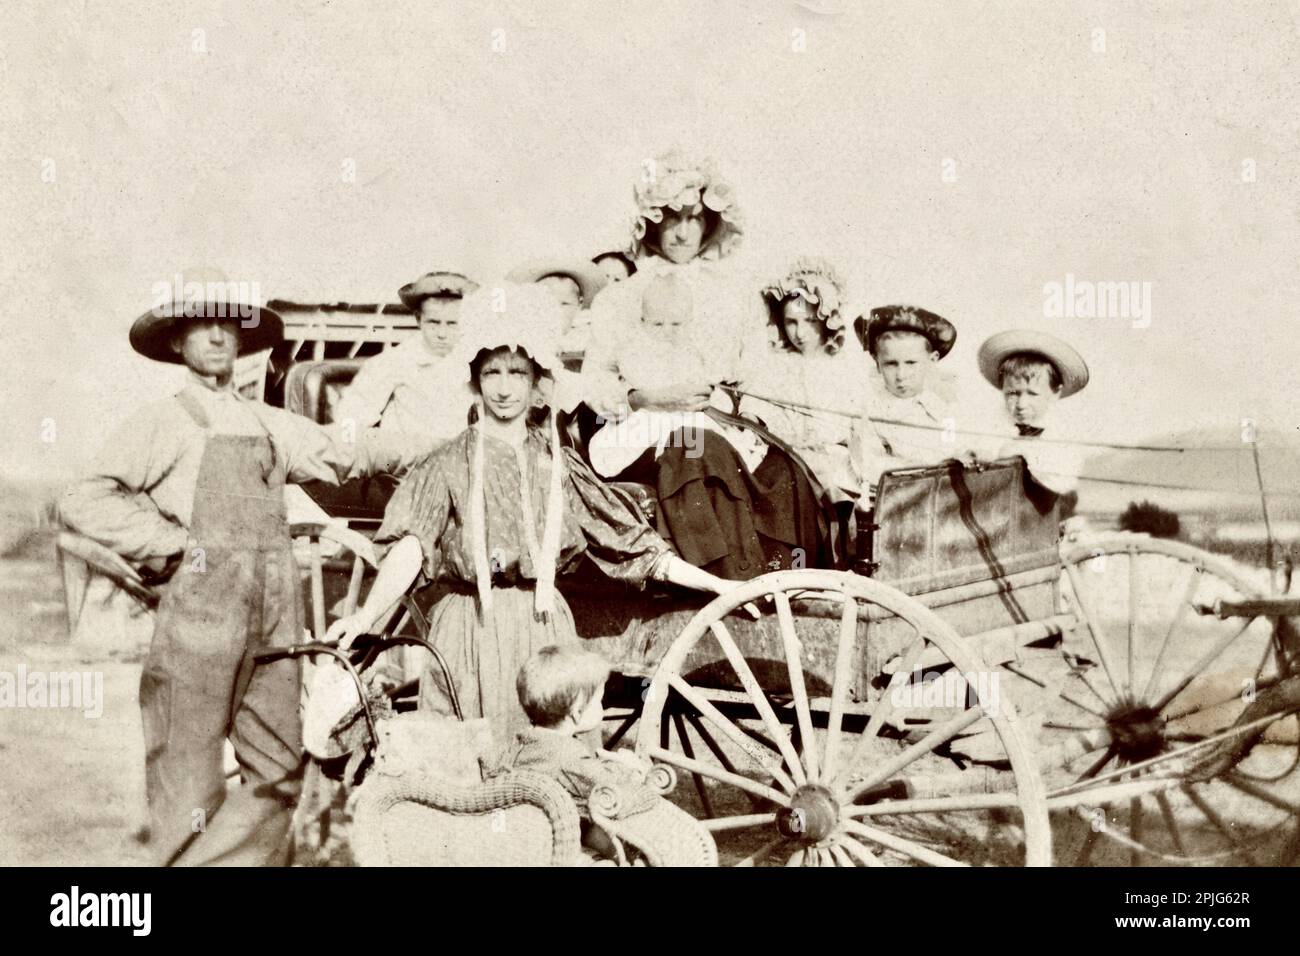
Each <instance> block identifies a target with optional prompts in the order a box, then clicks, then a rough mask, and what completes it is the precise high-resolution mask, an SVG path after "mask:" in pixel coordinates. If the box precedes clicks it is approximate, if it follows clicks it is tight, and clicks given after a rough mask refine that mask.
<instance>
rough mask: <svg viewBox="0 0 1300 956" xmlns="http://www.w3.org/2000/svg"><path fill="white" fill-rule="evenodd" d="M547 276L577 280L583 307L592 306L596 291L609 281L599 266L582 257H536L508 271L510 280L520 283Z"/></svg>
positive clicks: (507, 277) (536, 280) (507, 274)
mask: <svg viewBox="0 0 1300 956" xmlns="http://www.w3.org/2000/svg"><path fill="white" fill-rule="evenodd" d="M547 276H566V277H567V278H570V279H572V280H573V281H574V282H576V283H577V284H578V294H579V295H581V296H582V305H583V308H588V307H590V305H591V300H592V299H594V298H595V297H596V293H597V292H599V291H600V290H601V289H603V288H604V287H605V285H606V283H607V282H608V281H609V280H608V279H606V278H605V273H604V272H603V271H601V269H600V268H599V267H598V266H596V265H594V264H593V263H590V262H586V261H585V260H582V259H534V260H533V261H531V262H525V263H524V264H523V265H519V266H516V267H515V268H513V269H511V270H510V271H509V272H507V273H506V279H507V280H508V281H510V282H520V283H531V282H538V281H540V280H542V279H545V278H546V277H547Z"/></svg>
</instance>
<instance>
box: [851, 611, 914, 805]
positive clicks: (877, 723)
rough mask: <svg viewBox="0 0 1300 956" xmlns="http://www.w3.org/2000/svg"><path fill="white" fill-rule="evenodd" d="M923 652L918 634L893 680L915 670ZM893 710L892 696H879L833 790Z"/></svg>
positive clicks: (867, 749) (866, 750)
mask: <svg viewBox="0 0 1300 956" xmlns="http://www.w3.org/2000/svg"><path fill="white" fill-rule="evenodd" d="M924 652H925V638H924V637H923V636H922V635H920V634H918V635H917V638H916V642H915V643H914V644H912V646H911V647H910V648H909V649H908V651H907V653H906V654H905V655H903V662H902V664H900V665H899V669H898V670H897V671H895V672H894V680H897V679H899V675H905V676H906V675H910V674H911V673H912V671H913V670H914V669H915V668H916V662H917V661H919V660H920V659H921V654H923V653H924ZM890 686H891V687H892V686H893V680H891V681H890ZM893 710H894V702H893V695H892V694H890V693H888V692H886V693H884V694H881V695H880V697H879V699H878V700H876V701H875V703H874V705H873V707H872V710H871V717H870V718H869V719H868V720H867V726H866V728H865V729H864V730H863V731H862V734H861V735H860V736H859V737H858V742H857V744H855V745H854V747H853V753H852V754H850V756H849V760H848V763H847V764H845V765H844V767H842V768H841V769H840V772H839V775H838V776H837V777H836V778H835V784H834V786H835V789H838V788H839V787H841V786H843V785H844V783H845V779H846V778H847V777H848V776H849V774H851V773H852V772H853V768H854V767H856V766H857V765H858V764H859V763H860V762H861V761H862V760H863V759H864V758H865V757H866V756H867V752H868V751H869V750H870V748H871V742H872V741H873V740H875V739H876V736H877V735H878V734H879V733H880V728H881V727H883V726H884V725H885V721H886V720H887V719H888V717H889V715H890V714H891V713H892V712H893Z"/></svg>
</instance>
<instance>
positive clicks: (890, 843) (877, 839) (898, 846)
mask: <svg viewBox="0 0 1300 956" xmlns="http://www.w3.org/2000/svg"><path fill="white" fill-rule="evenodd" d="M844 829H845V830H847V831H848V832H850V833H852V834H854V835H855V836H859V837H862V838H863V839H864V840H867V841H869V842H871V843H875V844H878V845H879V846H883V847H886V848H888V849H890V850H893V851H894V852H896V853H902V854H903V855H904V856H908V857H911V858H912V859H913V860H916V861H918V862H920V863H928V864H929V865H930V866H966V864H965V863H962V862H961V861H959V860H954V859H953V858H952V857H950V856H944V855H943V854H942V853H936V852H935V851H934V850H931V849H930V848H929V847H926V846H921V844H919V843H915V842H913V841H911V840H908V839H904V838H903V837H900V836H895V835H894V834H892V833H888V832H886V831H884V830H878V829H876V828H875V827H870V826H867V825H866V824H864V823H859V822H858V821H857V820H845V821H844Z"/></svg>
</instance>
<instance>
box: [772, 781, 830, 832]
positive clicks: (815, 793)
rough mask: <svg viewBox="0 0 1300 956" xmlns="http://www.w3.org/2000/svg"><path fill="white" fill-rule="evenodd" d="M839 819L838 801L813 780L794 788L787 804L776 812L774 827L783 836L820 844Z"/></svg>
mask: <svg viewBox="0 0 1300 956" xmlns="http://www.w3.org/2000/svg"><path fill="white" fill-rule="evenodd" d="M839 822H840V805H839V802H838V801H837V800H836V799H835V796H834V794H832V793H831V791H830V790H829V789H827V788H826V787H823V786H821V785H820V784H815V783H810V784H805V785H804V786H802V787H800V788H799V789H797V790H796V791H795V792H794V794H793V795H792V796H791V797H790V805H789V806H788V807H782V808H781V811H780V812H779V813H777V815H776V828H777V829H778V830H779V831H780V832H781V835H782V836H784V837H786V838H787V839H791V840H799V841H801V842H803V843H808V844H816V843H821V842H822V841H823V840H825V839H826V838H827V837H828V836H830V835H831V833H833V832H834V831H835V827H836V825H837V824H838V823H839Z"/></svg>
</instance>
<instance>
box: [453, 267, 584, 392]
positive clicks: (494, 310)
mask: <svg viewBox="0 0 1300 956" xmlns="http://www.w3.org/2000/svg"><path fill="white" fill-rule="evenodd" d="M563 325H564V313H563V311H562V310H561V308H560V304H559V303H558V302H557V301H555V296H553V295H552V294H551V293H550V292H548V291H547V290H546V289H544V288H542V287H541V286H539V285H533V284H531V283H521V282H501V283H498V284H495V285H490V286H483V287H482V288H480V289H476V290H475V291H473V292H471V293H470V294H469V295H467V296H465V298H464V300H463V301H462V302H461V305H460V339H459V340H458V341H457V343H456V347H455V348H454V349H453V350H452V354H451V356H450V357H451V358H453V359H454V360H455V361H457V362H462V363H464V364H465V365H469V364H470V363H472V362H473V361H474V359H476V358H477V357H478V354H479V353H480V352H483V351H491V350H493V349H498V348H501V347H503V346H508V347H510V348H513V349H520V350H521V351H523V352H525V353H526V354H527V355H528V357H529V358H531V359H532V360H533V361H534V362H536V363H537V364H538V365H539V366H541V368H542V371H543V372H548V373H553V372H554V371H555V370H556V369H557V368H559V367H560V360H559V342H560V332H561V328H562V326H563Z"/></svg>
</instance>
